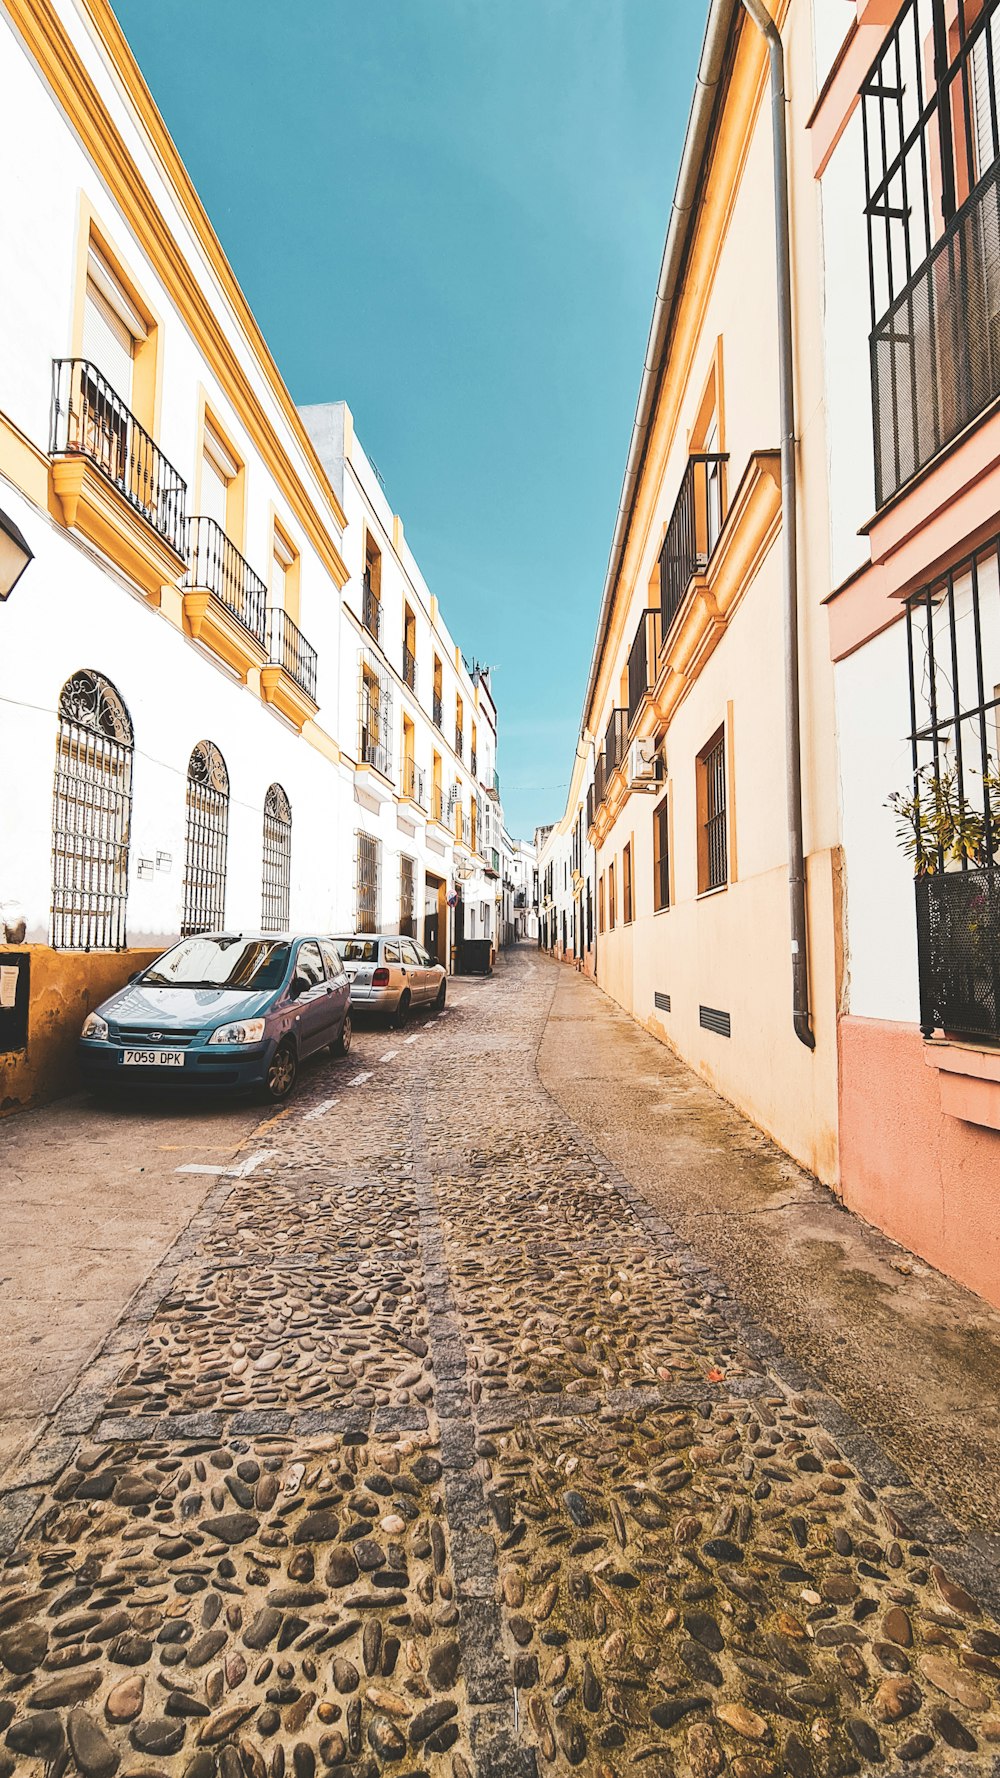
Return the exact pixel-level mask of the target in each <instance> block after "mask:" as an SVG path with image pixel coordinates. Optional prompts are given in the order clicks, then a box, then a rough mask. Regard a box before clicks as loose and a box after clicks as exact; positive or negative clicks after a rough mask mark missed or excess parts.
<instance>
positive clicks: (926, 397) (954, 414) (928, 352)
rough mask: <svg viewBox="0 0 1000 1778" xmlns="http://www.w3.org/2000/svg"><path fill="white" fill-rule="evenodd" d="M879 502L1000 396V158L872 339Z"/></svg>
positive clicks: (894, 492) (913, 474) (877, 499)
mask: <svg viewBox="0 0 1000 1778" xmlns="http://www.w3.org/2000/svg"><path fill="white" fill-rule="evenodd" d="M871 378H872V411H873V416H874V424H875V504H876V507H878V508H881V507H883V506H885V505H886V503H887V502H888V501H889V500H891V499H892V498H893V497H894V495H896V494H898V493H899V490H900V489H901V488H902V487H904V486H905V484H906V483H907V482H908V481H910V480H911V478H912V477H913V476H915V475H917V474H918V473H919V471H920V470H921V469H925V468H926V467H927V465H928V464H929V463H930V462H932V461H933V459H934V458H935V457H936V456H937V454H938V452H939V451H941V450H943V449H944V447H945V446H946V445H948V444H950V443H951V441H952V439H954V438H957V437H958V435H959V433H960V432H962V431H964V429H965V427H966V426H968V425H969V424H970V422H971V421H973V420H974V419H975V418H976V417H977V415H979V414H981V413H983V412H984V411H985V409H986V408H987V407H989V406H990V405H991V404H992V403H993V402H995V401H996V400H997V399H998V398H1000V162H998V163H997V165H996V166H994V168H993V169H992V171H991V172H990V173H989V174H988V175H987V177H986V178H985V179H984V180H982V182H981V183H980V184H979V185H978V186H977V187H976V189H975V191H973V193H972V194H971V196H970V197H969V198H967V199H966V201H965V203H964V204H963V205H962V208H961V209H960V210H959V211H957V213H956V215H955V217H954V218H953V220H952V222H951V223H950V224H949V226H948V228H947V229H946V230H945V233H944V234H943V235H942V237H941V239H940V241H938V242H937V244H936V246H935V247H934V249H933V251H932V252H931V254H930V256H929V257H928V259H927V260H926V261H925V263H924V264H923V265H922V266H921V267H920V269H919V271H917V272H916V273H915V274H914V276H913V277H912V278H911V279H910V281H909V283H908V284H907V285H906V286H905V287H904V288H903V290H902V291H901V292H900V294H899V296H898V297H897V298H896V300H895V302H894V303H893V305H892V307H891V308H890V309H889V311H888V313H887V314H886V315H885V316H884V317H883V319H882V320H881V321H880V322H879V323H878V325H877V326H876V327H875V329H874V331H873V333H872V337H871Z"/></svg>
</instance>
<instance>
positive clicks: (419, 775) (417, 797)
mask: <svg viewBox="0 0 1000 1778" xmlns="http://www.w3.org/2000/svg"><path fill="white" fill-rule="evenodd" d="M400 795H401V797H402V799H403V801H404V802H407V803H412V804H413V807H414V809H419V810H420V811H421V813H423V814H426V813H427V781H426V777H425V774H424V773H423V772H422V771H421V769H420V767H419V766H418V765H417V763H416V761H415V760H413V759H410V757H409V755H407V756H406V757H405V758H404V760H403V787H402V790H401V791H400Z"/></svg>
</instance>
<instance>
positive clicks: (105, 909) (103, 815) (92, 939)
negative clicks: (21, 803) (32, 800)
mask: <svg viewBox="0 0 1000 1778" xmlns="http://www.w3.org/2000/svg"><path fill="white" fill-rule="evenodd" d="M133 747H134V736H133V732H132V719H131V717H130V716H129V713H128V711H127V710H126V708H125V705H124V703H123V702H122V699H121V697H120V695H119V693H118V692H117V691H116V690H115V687H114V686H113V685H112V684H111V681H110V680H109V679H105V678H104V677H103V676H102V675H101V674H100V673H94V672H92V671H91V670H90V669H89V668H83V669H81V671H80V672H78V673H74V674H73V676H72V678H70V679H67V681H66V683H65V685H64V686H63V688H62V691H61V693H60V696H59V728H58V731H57V735H56V771H55V786H54V790H53V797H52V943H53V945H54V946H55V947H56V949H58V950H69V951H120V950H122V949H123V948H124V945H125V942H126V939H125V909H126V903H127V899H128V851H129V835H130V829H131V821H132V754H133Z"/></svg>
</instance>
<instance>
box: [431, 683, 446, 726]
mask: <svg viewBox="0 0 1000 1778" xmlns="http://www.w3.org/2000/svg"><path fill="white" fill-rule="evenodd" d="M431 715H432V717H433V720H434V727H435V728H439V729H441V730H442V732H443V713H442V710H441V693H440V692H439V691H436V692H435V693H434V701H433V703H432V705H431Z"/></svg>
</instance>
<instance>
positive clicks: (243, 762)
mask: <svg viewBox="0 0 1000 1778" xmlns="http://www.w3.org/2000/svg"><path fill="white" fill-rule="evenodd" d="M57 11H58V30H53V29H51V28H50V23H51V21H50V16H49V9H48V8H47V7H45V8H43V7H42V6H41V5H36V4H34V0H27V3H26V4H24V5H20V6H18V8H16V9H15V10H14V11H9V10H5V11H4V12H3V14H2V15H0V77H2V83H3V92H4V103H3V106H2V107H0V162H2V164H3V165H4V167H5V169H6V173H5V178H4V180H3V181H2V183H0V227H2V233H3V238H4V240H5V241H7V242H8V243H15V242H16V243H18V249H17V270H16V276H12V275H10V274H11V270H12V262H11V261H8V264H7V268H6V271H5V275H4V277H3V278H2V279H0V339H2V340H3V341H4V342H5V349H4V350H3V351H2V352H0V514H2V515H3V518H0V524H3V523H4V520H6V523H7V526H8V527H9V528H10V529H11V531H12V532H16V533H19V534H20V535H21V536H22V537H23V539H24V540H25V543H26V545H27V548H28V550H29V551H30V554H31V560H30V562H29V564H28V567H27V569H26V571H25V573H24V574H23V576H22V578H21V579H20V581H19V582H18V584H17V586H16V587H15V588H14V590H13V592H12V594H11V596H10V597H9V599H7V600H6V601H5V602H2V603H0V748H2V753H3V757H4V759H5V761H6V762H7V763H6V769H5V793H4V796H3V798H2V801H0V969H2V970H3V972H4V973H3V978H2V979H3V983H4V994H3V998H4V1004H3V1006H2V1007H0V1107H3V1108H6V1109H13V1108H16V1107H17V1106H19V1105H24V1104H27V1103H30V1102H31V1101H32V1100H33V1099H35V1098H38V1097H43V1096H45V1095H46V1094H48V1093H50V1092H52V1091H55V1090H58V1089H59V1088H60V1087H62V1086H65V1085H67V1084H69V1083H70V1082H71V1080H72V1062H73V1049H74V1044H75V1039H76V1036H77V1034H78V1031H79V1028H80V1024H81V1022H82V1020H83V1018H84V1016H85V1014H86V1012H87V1011H88V1010H89V1009H90V1008H91V1007H92V1006H93V1005H94V1004H96V1003H98V1002H99V1001H100V1000H101V999H102V998H104V997H105V996H106V995H107V994H108V993H109V992H111V991H112V990H113V989H114V988H116V987H117V986H119V985H120V984H121V982H123V981H124V980H125V979H126V977H127V976H128V975H129V974H130V973H131V972H132V971H133V970H135V969H136V968H138V967H140V965H141V964H142V963H143V962H144V961H145V960H146V959H147V958H148V957H149V955H150V954H151V953H155V952H156V951H158V950H160V949H162V948H163V947H164V946H165V945H167V944H169V943H170V942H172V941H173V940H174V939H176V938H177V936H178V935H179V934H180V933H183V932H189V931H197V930H205V929H208V928H211V927H218V926H221V925H226V926H227V927H230V928H235V929H245V930H260V929H262V928H263V929H264V930H270V931H278V930H282V929H284V928H289V927H291V928H292V929H298V930H304V929H314V930H318V931H321V932H330V933H336V932H350V931H354V930H355V928H356V927H360V928H363V929H371V928H372V927H374V926H381V927H385V928H387V929H389V930H397V929H400V930H403V931H408V932H412V933H413V934H415V935H416V936H417V937H419V938H422V939H424V940H425V941H426V942H427V943H429V945H430V946H431V948H432V949H434V950H435V952H436V954H437V955H438V956H440V957H441V958H442V960H444V961H447V962H449V963H454V962H456V961H458V962H460V961H461V958H460V956H459V955H458V953H456V949H455V947H456V944H460V943H461V942H462V941H463V940H485V941H488V942H490V943H492V942H494V941H495V938H496V933H497V928H498V914H499V909H498V887H497V886H498V884H499V879H500V869H499V835H500V832H501V826H502V813H501V810H500V808H499V801H498V792H497V788H496V786H497V783H498V780H497V778H496V775H495V774H496V750H497V714H496V707H495V705H494V702H493V697H492V693H491V689H490V682H489V674H488V672H487V671H480V670H478V669H471V670H470V669H469V668H467V667H466V665H465V663H464V661H463V658H462V655H461V653H460V651H459V650H458V649H457V648H456V646H455V644H454V642H453V640H452V638H451V637H450V635H449V633H448V631H447V629H446V627H445V625H444V623H443V620H442V619H441V616H440V613H439V611H438V606H437V601H436V599H435V598H434V597H433V595H432V594H431V593H430V592H429V590H428V589H427V587H426V585H425V583H424V581H423V579H422V576H421V575H420V572H419V569H418V568H417V566H416V563H415V562H414V561H413V558H412V555H411V554H410V552H409V550H408V548H407V546H406V544H405V541H404V539H403V531H402V525H401V523H400V521H399V519H398V517H397V516H396V515H394V514H393V513H392V512H391V511H390V510H389V507H388V505H387V503H386V501H385V497H384V495H383V493H382V490H381V488H380V487H379V484H378V481H377V479H376V477H375V475H374V473H373V471H372V469H371V466H370V464H369V463H368V461H367V459H366V458H365V456H364V453H363V452H362V451H361V449H360V447H359V446H358V444H357V441H356V440H355V438H354V434H353V425H352V423H351V418H350V414H349V410H347V409H346V407H344V406H343V404H339V405H338V406H337V407H334V408H332V409H323V410H311V411H310V413H308V414H307V415H306V417H305V419H303V416H302V415H300V414H299V413H298V412H297V410H296V408H295V406H294V404H293V402H292V400H291V397H290V395H289V393H288V391H287V389H286V388H285V385H284V384H283V382H282V380H281V377H280V374H279V372H278V370H277V367H276V366H275V364H274V361H273V359H272V358H271V356H270V353H269V352H268V349H267V346H266V344H265V342H264V340H263V338H262V336H261V334H260V331H259V329H258V327H257V325H256V322H255V321H254V319H253V316H252V314H251V312H250V310H249V308H248V306H247V304H246V300H245V298H244V297H243V295H242V292H241V291H240V289H239V286H238V284H237V282H236V279H235V277H234V276H233V273H232V270H231V268H230V267H229V265H228V263H227V261H226V260H225V257H224V255H223V253H222V250H221V248H220V246H219V243H218V241H217V239H216V237H215V235H214V233H213V231H212V229H211V226H210V224H209V222H208V219H207V217H206V215H205V213H204V211H203V209H202V208H201V205H200V203H199V201H198V198H197V196H196V194H195V192H194V190H193V188H192V187H191V184H190V181H189V179H188V176H187V174H186V172H185V169H184V167H183V165H182V163H181V161H180V159H179V157H178V155H177V152H176V150H175V148H174V146H173V144H172V142H171V140H170V138H169V135H168V134H167V131H166V129H165V126H164V125H163V122H162V120H161V119H160V117H159V115H158V113H157V112H156V109H155V106H154V104H153V101H152V99H151V97H150V95H149V92H148V89H147V88H146V86H145V83H144V82H143V80H142V77H141V75H140V73H139V71H138V68H137V67H136V65H135V62H134V60H133V58H132V56H131V53H130V51H129V49H128V46H127V44H126V43H125V40H124V37H123V35H122V33H121V31H120V29H119V27H118V25H117V23H116V21H115V19H114V15H113V13H112V12H111V9H110V7H109V6H107V5H105V4H103V0H60V5H59V7H58V9H57ZM41 218H44V227H42V226H40V219H41ZM318 415H325V416H326V422H325V426H324V425H321V424H319V420H318ZM338 415H339V438H340V449H339V453H338V452H336V451H331V450H330V448H329V447H330V441H331V424H332V423H333V420H334V419H335V417H336V416H338ZM336 430H337V427H336V424H333V433H334V434H336ZM313 433H315V434H316V436H317V439H318V440H319V443H318V444H317V442H314V437H313ZM373 584H374V593H375V595H376V597H377V600H378V608H377V610H376V609H373V605H372V595H373ZM379 626H380V628H379Z"/></svg>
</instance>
